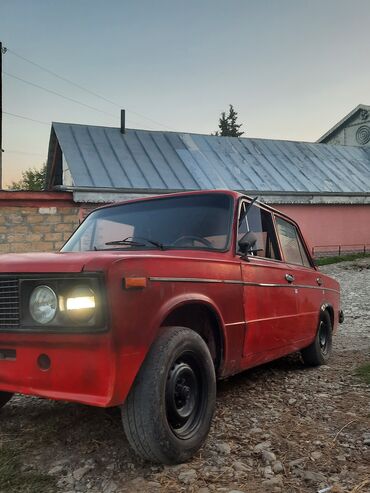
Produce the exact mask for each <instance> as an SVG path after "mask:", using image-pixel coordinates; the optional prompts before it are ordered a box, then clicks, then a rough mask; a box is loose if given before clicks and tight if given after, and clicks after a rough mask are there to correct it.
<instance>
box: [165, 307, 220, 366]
mask: <svg viewBox="0 0 370 493" xmlns="http://www.w3.org/2000/svg"><path fill="white" fill-rule="evenodd" d="M169 326H182V327H187V328H189V329H191V330H194V332H197V333H198V334H199V335H200V336H201V337H202V339H203V340H204V341H205V342H206V344H207V346H208V348H209V350H210V353H211V356H212V359H213V362H214V365H215V369H216V374H219V373H220V370H221V368H222V366H223V363H224V357H225V350H226V348H225V346H226V338H225V326H224V322H223V319H222V316H221V314H220V312H219V310H218V309H217V307H216V306H215V305H214V304H213V303H212V302H211V301H210V300H209V299H207V298H192V299H189V298H186V299H181V300H177V301H176V303H174V304H172V305H171V306H170V307H168V309H167V310H166V313H165V314H164V315H163V317H162V320H161V322H160V328H162V329H163V328H165V327H169Z"/></svg>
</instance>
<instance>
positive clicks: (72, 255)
mask: <svg viewBox="0 0 370 493" xmlns="http://www.w3.org/2000/svg"><path fill="white" fill-rule="evenodd" d="M148 257H151V258H155V257H157V258H159V257H162V258H163V257H177V258H179V257H180V258H198V259H209V258H215V259H216V258H218V254H217V253H216V252H206V251H205V252H201V251H179V250H165V251H161V250H145V251H130V252H123V251H122V250H116V251H113V250H111V251H96V252H58V253H9V254H3V255H0V273H2V274H4V273H7V274H11V273H14V274H15V273H21V272H25V273H30V272H56V273H57V272H82V271H87V272H98V271H105V270H107V269H108V268H109V266H110V265H111V264H113V263H114V262H118V261H121V260H126V259H127V260H128V259H133V258H148Z"/></svg>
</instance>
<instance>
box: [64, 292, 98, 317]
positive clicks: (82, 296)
mask: <svg viewBox="0 0 370 493" xmlns="http://www.w3.org/2000/svg"><path fill="white" fill-rule="evenodd" d="M95 306H96V303H95V294H94V291H93V290H92V289H90V288H89V287H87V286H76V287H75V288H73V289H72V290H71V291H70V292H69V293H68V295H67V296H66V298H65V302H64V309H65V311H66V313H67V314H68V317H69V318H70V319H72V320H74V321H75V322H87V321H88V320H90V319H91V318H92V316H93V315H94V314H95Z"/></svg>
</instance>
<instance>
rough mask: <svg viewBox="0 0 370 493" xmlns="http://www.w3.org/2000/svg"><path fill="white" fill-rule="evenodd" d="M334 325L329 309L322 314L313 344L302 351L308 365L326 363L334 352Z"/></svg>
mask: <svg viewBox="0 0 370 493" xmlns="http://www.w3.org/2000/svg"><path fill="white" fill-rule="evenodd" d="M332 336H333V327H332V323H331V318H330V315H329V313H328V311H324V312H322V313H321V314H320V318H319V326H318V328H317V332H316V337H315V339H314V341H313V342H312V344H310V345H309V346H308V347H306V348H305V349H303V350H302V351H301V354H302V358H303V361H304V363H305V364H306V365H307V366H319V365H326V364H327V362H328V361H329V358H330V355H331V352H332Z"/></svg>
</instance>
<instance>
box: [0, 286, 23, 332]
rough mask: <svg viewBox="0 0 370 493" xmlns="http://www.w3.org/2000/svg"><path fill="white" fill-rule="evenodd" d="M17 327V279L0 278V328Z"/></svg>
mask: <svg viewBox="0 0 370 493" xmlns="http://www.w3.org/2000/svg"><path fill="white" fill-rule="evenodd" d="M18 327H19V280H18V279H16V278H14V277H5V278H4V277H3V278H0V330H1V329H16V328H18Z"/></svg>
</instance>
